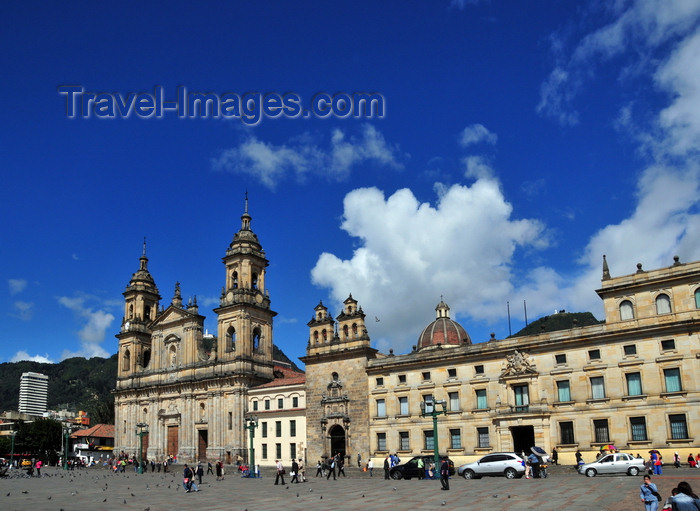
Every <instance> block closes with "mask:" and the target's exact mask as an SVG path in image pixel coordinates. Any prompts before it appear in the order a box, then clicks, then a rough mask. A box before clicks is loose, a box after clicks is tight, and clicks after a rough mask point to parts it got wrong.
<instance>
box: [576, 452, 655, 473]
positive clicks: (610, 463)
mask: <svg viewBox="0 0 700 511" xmlns="http://www.w3.org/2000/svg"><path fill="white" fill-rule="evenodd" d="M643 470H644V460H643V459H642V458H635V457H634V456H632V455H631V454H627V453H624V452H616V453H612V454H606V455H605V456H601V457H600V458H599V459H598V460H597V461H594V462H593V463H588V464H586V465H580V466H579V467H578V472H579V474H585V475H586V476H588V477H595V476H596V475H598V474H627V475H630V476H636V475H637V474H639V473H640V472H642V471H643Z"/></svg>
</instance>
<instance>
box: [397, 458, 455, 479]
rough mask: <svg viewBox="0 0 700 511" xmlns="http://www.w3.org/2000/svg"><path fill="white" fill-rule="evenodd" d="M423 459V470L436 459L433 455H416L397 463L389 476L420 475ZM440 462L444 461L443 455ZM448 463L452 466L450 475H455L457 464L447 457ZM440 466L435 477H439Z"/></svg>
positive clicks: (404, 477) (406, 477)
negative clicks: (419, 461) (419, 464)
mask: <svg viewBox="0 0 700 511" xmlns="http://www.w3.org/2000/svg"><path fill="white" fill-rule="evenodd" d="M419 459H423V470H424V471H425V470H427V469H428V467H429V466H430V464H431V463H433V462H434V461H435V458H434V457H433V456H414V457H413V458H411V459H410V460H408V461H407V462H406V463H402V464H400V465H396V466H395V467H393V468H392V469H391V470H390V471H389V476H390V477H391V478H392V479H411V478H412V477H418V460H419ZM440 460H441V461H440V463H442V456H440ZM447 463H448V464H449V466H450V475H451V476H453V475H455V464H454V462H453V461H452V460H451V459H449V458H447ZM439 472H440V467H439V466H438V467H437V468H436V470H435V477H439V475H440V474H439Z"/></svg>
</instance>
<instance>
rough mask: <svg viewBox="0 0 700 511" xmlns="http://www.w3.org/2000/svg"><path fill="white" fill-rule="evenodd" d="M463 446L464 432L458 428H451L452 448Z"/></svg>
mask: <svg viewBox="0 0 700 511" xmlns="http://www.w3.org/2000/svg"><path fill="white" fill-rule="evenodd" d="M461 448H462V432H461V431H460V430H458V429H451V430H450V449H461Z"/></svg>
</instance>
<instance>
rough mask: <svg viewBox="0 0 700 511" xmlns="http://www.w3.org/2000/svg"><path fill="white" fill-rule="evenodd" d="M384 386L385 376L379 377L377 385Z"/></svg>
mask: <svg viewBox="0 0 700 511" xmlns="http://www.w3.org/2000/svg"><path fill="white" fill-rule="evenodd" d="M382 386H384V378H377V387H382Z"/></svg>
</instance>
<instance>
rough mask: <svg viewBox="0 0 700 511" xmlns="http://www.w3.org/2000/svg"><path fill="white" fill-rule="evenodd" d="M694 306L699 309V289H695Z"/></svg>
mask: <svg viewBox="0 0 700 511" xmlns="http://www.w3.org/2000/svg"><path fill="white" fill-rule="evenodd" d="M695 308H696V309H700V289H696V290H695Z"/></svg>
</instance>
